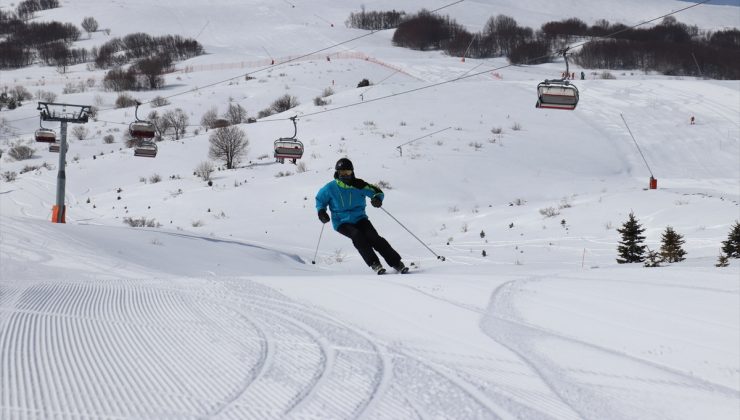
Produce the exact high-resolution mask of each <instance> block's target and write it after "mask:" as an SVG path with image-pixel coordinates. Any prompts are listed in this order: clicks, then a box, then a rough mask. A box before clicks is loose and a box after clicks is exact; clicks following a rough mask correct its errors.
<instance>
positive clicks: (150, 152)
mask: <svg viewBox="0 0 740 420" xmlns="http://www.w3.org/2000/svg"><path fill="white" fill-rule="evenodd" d="M134 156H138V157H152V158H153V157H156V156H157V143H155V142H153V141H151V140H139V142H138V144H137V145H136V147H134Z"/></svg>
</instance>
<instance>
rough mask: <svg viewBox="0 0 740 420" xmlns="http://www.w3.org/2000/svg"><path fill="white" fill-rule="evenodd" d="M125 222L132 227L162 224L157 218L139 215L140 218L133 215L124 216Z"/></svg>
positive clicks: (158, 225)
mask: <svg viewBox="0 0 740 420" xmlns="http://www.w3.org/2000/svg"><path fill="white" fill-rule="evenodd" d="M123 223H125V224H127V225H129V226H131V227H155V228H156V227H160V226H162V225H161V224H159V223H158V222H157V220H156V219H147V218H146V217H143V216H142V217H139V218H133V217H124V218H123Z"/></svg>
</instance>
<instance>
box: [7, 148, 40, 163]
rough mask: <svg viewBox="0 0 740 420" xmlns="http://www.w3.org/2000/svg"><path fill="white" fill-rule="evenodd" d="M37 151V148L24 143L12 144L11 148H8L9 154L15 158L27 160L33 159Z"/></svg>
mask: <svg viewBox="0 0 740 420" xmlns="http://www.w3.org/2000/svg"><path fill="white" fill-rule="evenodd" d="M35 152H36V150H34V149H32V148H30V147H28V146H26V145H24V144H15V145H13V146H11V148H10V149H8V156H10V157H12V158H13V159H15V160H26V159H31V158H32V157H33V154H34V153H35Z"/></svg>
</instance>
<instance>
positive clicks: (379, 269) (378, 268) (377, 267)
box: [370, 263, 385, 275]
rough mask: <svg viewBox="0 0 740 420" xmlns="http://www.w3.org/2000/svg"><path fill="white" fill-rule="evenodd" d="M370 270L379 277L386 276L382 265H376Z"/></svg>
mask: <svg viewBox="0 0 740 420" xmlns="http://www.w3.org/2000/svg"><path fill="white" fill-rule="evenodd" d="M370 268H372V269H373V271H375V273H377V274H378V275H380V274H385V268H383V266H382V265H380V263H375V264H373V265H371V266H370Z"/></svg>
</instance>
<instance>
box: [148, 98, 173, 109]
mask: <svg viewBox="0 0 740 420" xmlns="http://www.w3.org/2000/svg"><path fill="white" fill-rule="evenodd" d="M150 103H151V105H152V106H153V107H156V108H158V107H160V106H166V105H169V104H170V101H168V100H167V98H164V97H162V96H155V97H154V99H152V101H151V102H150Z"/></svg>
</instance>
